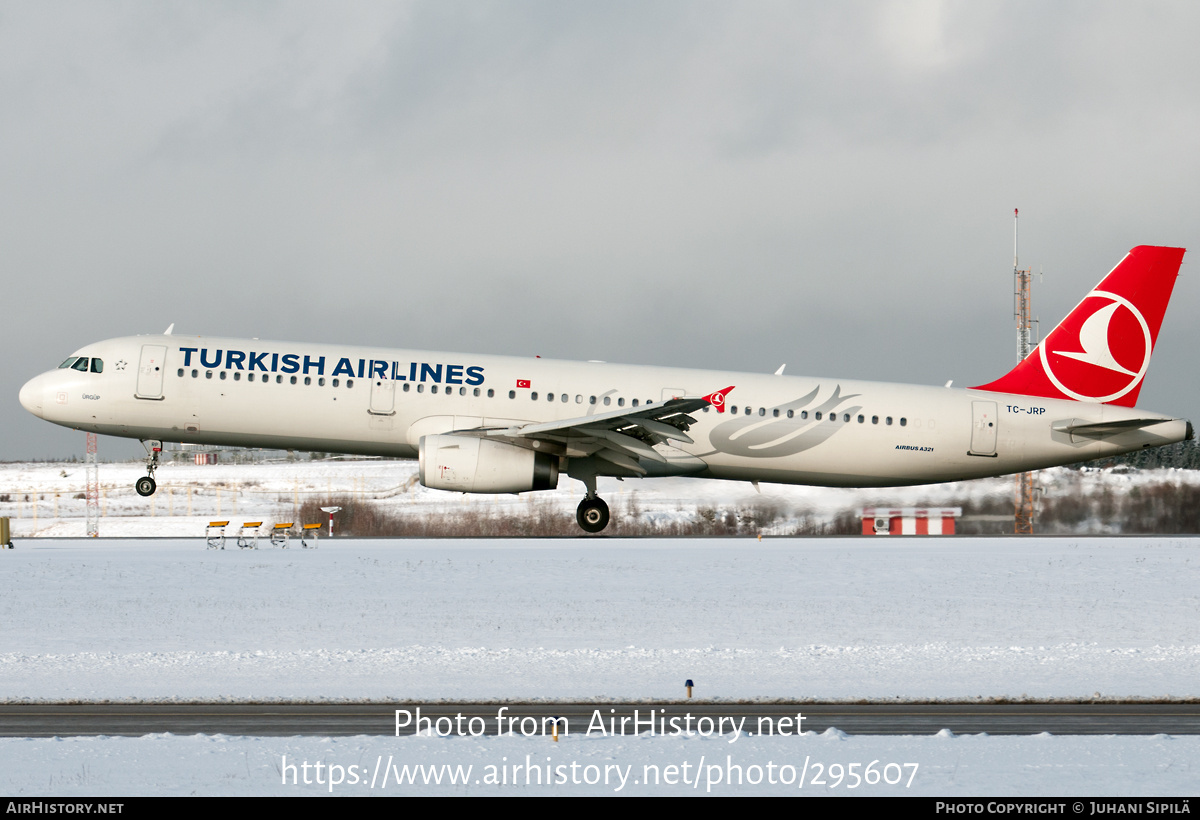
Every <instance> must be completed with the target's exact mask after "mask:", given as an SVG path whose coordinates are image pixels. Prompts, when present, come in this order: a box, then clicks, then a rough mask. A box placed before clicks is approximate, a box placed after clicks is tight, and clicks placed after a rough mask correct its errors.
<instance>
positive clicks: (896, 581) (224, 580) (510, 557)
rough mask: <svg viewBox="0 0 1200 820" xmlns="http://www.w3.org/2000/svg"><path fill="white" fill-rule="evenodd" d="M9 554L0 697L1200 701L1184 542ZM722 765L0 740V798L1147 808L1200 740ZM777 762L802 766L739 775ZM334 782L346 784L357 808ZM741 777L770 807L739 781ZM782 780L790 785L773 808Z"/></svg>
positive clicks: (833, 749) (1189, 781)
mask: <svg viewBox="0 0 1200 820" xmlns="http://www.w3.org/2000/svg"><path fill="white" fill-rule="evenodd" d="M17 545H18V548H17V549H15V550H9V551H3V552H0V574H2V576H3V577H2V584H3V586H2V588H3V589H4V590H5V593H4V595H3V596H2V597H0V623H3V624H4V625H5V628H4V630H3V631H0V698H3V699H4V700H6V701H8V702H29V701H60V700H157V701H172V700H193V699H200V700H219V701H227V700H272V699H280V700H283V699H289V700H290V699H334V700H357V699H383V698H394V699H405V700H417V701H426V702H434V701H445V700H451V701H452V700H459V699H466V698H486V699H497V698H499V699H504V698H507V699H566V698H570V699H585V700H586V699H592V700H595V701H597V702H598V703H603V702H604V701H606V700H610V699H617V698H631V699H638V698H645V699H657V698H672V699H673V698H678V697H679V696H680V695H681V694H682V692H681V689H682V684H683V681H684V680H685V679H687V678H692V679H694V680H695V682H696V684H697V690H696V694H697V696H698V697H701V698H704V699H717V700H732V699H756V698H762V699H774V698H797V699H805V698H812V699H827V700H842V699H860V698H867V699H879V700H894V699H897V698H901V699H916V698H945V699H966V700H974V699H976V698H992V697H1003V698H1078V697H1082V698H1094V697H1099V698H1104V699H1119V698H1164V697H1177V698H1178V697H1200V639H1198V634H1197V632H1198V628H1197V624H1198V619H1197V615H1198V614H1200V587H1198V586H1197V584H1196V569H1197V563H1196V562H1197V560H1200V557H1198V553H1197V547H1198V546H1200V540H1197V539H1192V538H1163V539H1146V538H1121V539H1100V538H1079V539H1030V540H1016V539H994V538H993V539H969V538H956V539H946V540H939V539H905V540H903V541H902V542H894V541H889V542H886V543H884V542H881V541H880V540H879V539H857V538H849V539H845V538H843V539H828V540H821V539H768V540H764V541H763V542H761V543H760V542H758V541H757V540H755V539H721V540H655V539H637V540H621V539H607V540H604V539H592V538H579V539H564V540H549V539H547V540H538V541H533V542H527V541H521V540H515V539H514V540H506V541H498V542H497V541H490V542H479V541H470V540H453V539H446V540H437V541H420V540H368V541H360V540H355V539H346V540H341V539H338V540H335V541H328V540H325V541H322V542H320V546H319V548H318V549H316V550H308V551H303V550H299V549H295V548H293V549H289V550H279V549H269V548H268V549H260V550H256V551H249V550H245V551H239V550H236V549H226V550H224V551H221V550H207V549H205V545H204V542H203V539H202V538H199V537H193V538H189V539H162V540H149V539H127V540H126V539H100V540H88V539H61V540H60V539H33V540H31V539H25V540H21V539H18V541H17ZM730 739H731V738H720V737H709V738H704V737H692V738H686V737H683V738H662V737H660V738H628V737H627V738H597V737H591V738H588V737H580V736H575V737H571V738H569V739H567V740H565V741H563V742H562V743H559V744H551V743H549V742H548V741H545V740H543V739H540V738H539V739H527V738H520V737H516V738H478V739H470V738H411V737H410V738H336V739H330V738H261V739H260V738H228V737H170V736H148V737H144V738H102V739H97V738H79V739H63V740H4V741H0V771H2V773H0V788H2V789H3V790H4V791H5V792H7V793H9V794H54V795H66V794H130V793H133V794H192V793H197V794H297V793H304V792H308V791H311V792H314V793H317V792H320V793H328V780H329V777H328V772H327V770H326V774H325V777H324V779H323V780H322V782H321V783H317V782H316V780H315V778H316V774H315V770H313V771H311V772H310V779H311V780H312V782H310V783H309V784H308V785H305V784H304V783H303V775H302V774H301V775H300V781H301V782H300V783H298V784H293V783H292V782H291V781H289V783H288V784H287V785H284V784H283V782H282V779H283V777H284V775H285V774H286V773H287V772H288V771H289V770H287V769H286V768H284V764H285V763H286V762H287V761H301V762H309V763H310V764H315V763H316V762H317V761H321V762H322V763H323V765H325V766H328V765H331V764H332V765H335V766H338V767H341V768H340V771H341V772H342V775H341V776H342V777H344V778H345V781H344V783H343V784H338V785H337V787H336V788H335V789H334V793H335V794H366V793H378V794H386V793H397V792H401V793H411V792H412V791H414V790H415V791H422V790H426V791H432V792H435V793H480V792H483V793H486V792H489V791H499V792H501V793H518V792H526V793H534V794H538V793H543V794H558V793H566V792H573V793H582V792H587V793H597V794H609V793H614V792H615V791H616V788H615V786H616V783H615V782H608V783H605V782H603V781H601V782H597V783H588V782H585V773H586V774H587V776H589V777H590V776H594V775H596V774H597V773H599V772H602V771H604V769H603V767H604V766H620V767H629V768H627V769H626V770H625V771H626V774H627V776H628V777H632V778H633V779H634V780H639V782H638V783H637V784H634V782H633V780H630V781H629V783H628V785H627V786H626V787H625V788H624V789H623V791H622V793H645V792H646V791H650V792H654V793H704V792H705V790H706V789H707V787H708V785H709V783H711V782H712V780H713V778H714V777H715V776H716V775H717V774H719V772H717V770H705V769H700V768H698V767H700V766H701V762H702V761H706V762H705V763H704V766H711V765H713V761H714V760H717V761H718V762H720V763H721V764H722V765H723V766H724V765H726V764H729V765H734V766H738V765H740V766H742V767H743V776H744V777H747V782H744V783H743V784H742V785H741V786H740V787H738V786H735V787H733V788H734V790H735V791H737V790H738V789H740V790H741V791H744V792H748V793H756V794H757V793H768V792H778V793H803V794H810V793H814V792H815V793H832V794H854V793H857V794H862V793H903V794H947V795H948V794H961V795H982V794H997V795H1004V794H1007V795H1017V794H1023V795H1029V794H1107V795H1120V794H1142V795H1166V794H1185V793H1189V792H1193V791H1194V790H1195V782H1196V781H1195V773H1196V763H1197V761H1200V738H1194V737H1185V736H1180V737H1165V736H1157V737H1134V738H1079V737H1047V736H1040V737H1031V738H1007V737H996V738H987V737H958V738H955V737H948V736H941V737H909V738H894V737H842V736H840V735H839V734H838V733H836V732H834V733H830V734H829V735H827V736H816V735H808V736H803V737H792V738H774V739H771V738H757V737H746V736H742V737H740V738H738V739H737V740H736V741H735V743H733V744H730V743H729V742H728V741H729V740H730ZM526 755H529V756H530V760H531V761H532V762H533V763H535V764H541V765H546V764H547V762H546V761H545V760H544V758H545V757H547V756H549V757H551V758H553V759H552V760H551V761H550V762H549V764H548V765H551V766H558V765H560V764H561V765H564V766H567V767H568V768H567V769H565V770H564V771H565V772H566V776H567V778H568V780H567V782H565V783H560V782H558V780H557V778H558V770H557V769H555V770H554V771H553V774H554V777H555V785H553V786H545V785H543V786H540V787H538V786H537V785H534V784H531V785H529V786H526V785H524V779H523V778H524V777H525V776H527V775H528V774H529V772H528V771H526V770H521V771H517V772H516V773H514V772H513V771H511V770H510V769H504V768H503V767H504V766H513V765H516V764H517V763H520V764H521V765H524V763H525V758H526ZM285 757H286V761H285V759H284V758H285ZM389 758H391V760H392V764H393V765H394V766H396V767H399V768H396V769H395V771H396V772H397V774H398V775H399V776H401V777H405V776H408V775H405V774H404V771H408V772H409V775H412V776H417V777H424V776H426V775H428V774H429V772H430V771H432V770H422V772H423V773H422V774H419V775H413V774H412V772H413V770H411V769H410V770H403V769H402V766H405V765H408V766H414V765H417V764H420V765H423V766H424V765H437V766H441V765H442V764H453V765H454V766H458V765H462V766H467V765H470V766H473V767H474V769H473V772H474V774H472V775H471V777H470V780H472V781H473V780H479V781H480V782H479V783H474V782H470V781H469V782H468V783H467V785H466V786H463V785H462V784H461V783H460V784H457V785H453V786H452V785H450V784H449V783H448V781H446V780H444V781H443V783H442V784H440V785H434V784H430V785H410V784H407V783H406V784H405V785H404V786H396V785H395V782H394V780H393V781H389V783H390V785H389V786H388V787H387V788H384V787H382V786H381V785H380V783H379V781H378V772H377V769H379V768H382V769H383V770H384V771H385V772H386V771H388V770H389V766H388V765H387V761H388V759H389ZM505 758H507V760H505ZM805 760H808V761H809V764H810V769H809V770H808V775H805V778H808V777H810V776H811V775H812V774H813V772H814V771H815V770H814V769H812V768H811V764H813V763H814V762H816V763H821V764H822V766H823V767H828V766H829V765H830V764H834V763H840V764H843V765H848V764H850V763H854V762H858V763H860V764H861V766H860V767H859V771H862V766H866V765H867V764H869V763H870V762H871V761H873V760H878V761H880V764H879V765H880V766H883V765H886V764H888V763H896V764H897V765H898V766H899V765H900V764H910V763H916V764H918V765H917V767H916V775H915V778H914V779H913V781H912V785H911V786H901V785H900V784H895V785H894V786H890V787H889V786H887V784H886V783H882V784H881V783H877V784H875V785H873V786H871V787H869V788H868V787H867V786H866V785H865V784H864V785H862V786H861V787H859V788H858V789H856V790H851V789H849V788H848V785H849V780H847V781H845V782H841V783H840V784H839V785H838V786H832V785H830V784H831V781H830V780H829V778H828V777H826V778H824V779H825V780H826V781H827V782H826V783H825V784H823V785H822V784H815V785H814V784H813V783H812V782H811V780H808V781H807V785H806V786H805V788H804V789H803V790H801V789H800V788H799V786H798V785H797V780H798V779H799V778H800V777H801V775H800V774H799V772H800V770H801V769H802V767H803V764H804V762H805ZM572 763H574V764H577V766H576V767H575V768H574V769H571V768H570V766H571V764H572ZM684 763H687V764H688V765H689V767H690V769H689V771H690V774H684V773H683V770H682V769H676V770H675V771H676V772H677V773H678V775H677V776H678V777H685V778H686V777H690V778H692V779H691V780H689V781H688V785H687V786H686V787H685V786H684V785H681V784H680V782H678V781H677V782H675V783H674V784H673V785H672V784H668V783H666V782H665V781H664V782H660V783H658V784H657V785H653V784H645V783H641V782H640V776H641V775H643V774H644V773H645V771H646V769H645V766H647V765H650V766H659V767H660V769H662V770H663V771H665V768H663V767H666V766H677V767H682V765H683V764H684ZM768 763H772V764H773V765H775V766H776V767H778V766H784V765H786V766H792V767H794V768H793V769H782V770H771V771H774V772H775V774H774V775H770V774H768V769H767V768H762V769H753V770H748V769H747V767H753V766H760V767H767V764H768ZM351 765H353V766H355V767H357V768H356V769H354V770H351V769H350V768H349V767H350V766H351ZM589 765H593V766H596V767H600V768H593V769H587V768H586V767H587V766H589ZM488 766H493V767H500V768H493V770H492V774H493V775H495V776H497V777H499V776H501V775H502V774H504V773H505V772H507V774H506V775H505V776H506V777H508V778H509V781H508V783H506V784H505V783H501V784H499V785H492V784H489V783H488V780H487V778H488V776H489V775H488V773H487V769H486V767H488ZM364 767H365V768H364ZM368 770H371V771H373V772H375V780H376V785H375V787H374V788H372V787H370V785H369V783H368V782H367V781H368V777H367V774H366V772H367V771H368ZM698 770H700V771H705V774H704V775H702V776H701V777H702V779H701V780H700V781H699V782H698V783H697V782H696V780H695V777H696V772H697V771H698ZM297 771H300V770H297ZM335 771H339V770H335ZM352 771H353V773H354V775H355V776H357V777H359V778H360V779H361V782H358V783H352V782H351V775H350V773H351V772H352ZM725 771H734V770H730V769H726V770H725ZM746 771H750V774H746V773H745V772H746ZM843 771H844V770H843ZM888 771H889V775H895V774H896V772H897V771H899V770H898V769H897V768H893V769H890V770H888ZM905 771H906V772H907V771H909V770H907V769H906V770H905ZM438 772H439V774H441V775H442V776H443V777H444V778H445V777H449V774H448V773H447V772H446V771H443V770H440V769H439V770H438ZM630 772H635V774H632V775H631V774H629V773H630ZM789 772H790V774H789ZM576 774H577V775H578V777H579V778H580V779H581V782H579V783H574V782H572V781H571V779H570V778H572V777H573V776H575V775H576ZM617 775H618V771H617V770H616V769H613V770H611V773H610V776H611V777H616V776H617ZM758 775H761V776H762V778H763V781H762V782H759V783H751V782H748V780H749V779H751V778H754V777H757V776H758ZM518 776H519V777H521V778H522V779H521V781H520V782H519V783H518V785H513V783H512V780H511V778H513V777H518ZM721 776H722V778H724V777H725V775H721ZM772 776H778V777H781V778H785V779H786V778H787V777H789V776H790V777H791V778H792V782H791V783H786V782H778V783H776V784H774V785H772V784H771V783H769V782H768V780H769V778H770V777H772ZM692 784H695V785H692ZM712 785H713V791H714V792H720V793H726V790H728V789H729V788H731V787H730V786H728V784H727V783H726V782H724V780H723V781H722V782H721V783H713V784H712Z"/></svg>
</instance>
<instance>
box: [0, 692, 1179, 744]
mask: <svg viewBox="0 0 1200 820" xmlns="http://www.w3.org/2000/svg"><path fill="white" fill-rule="evenodd" d="M418 709H419V710H420V711H419V717H420V718H423V719H426V720H427V721H428V722H424V721H422V722H421V724H420V725H421V728H422V730H426V731H427V730H429V729H431V728H432V730H433V731H435V732H437V733H438V734H446V735H451V736H453V735H463V736H470V735H480V734H484V735H496V734H499V733H501V732H503V733H509V732H511V733H512V734H514V735H520V734H526V735H539V734H548V733H549V732H550V728H549V727H550V726H551V725H552V720H553V719H554V718H558V719H560V722H559V724H558V726H559V732H560V733H563V734H568V735H570V734H587V733H589V730H590V734H591V735H592V736H597V735H600V734H602V733H606V734H618V735H633V734H640V733H645V732H648V731H651V728H652V724H651V721H653V731H655V732H656V733H657V734H668V735H670V734H681V733H684V732H685V731H690V732H694V733H697V734H722V733H727V732H729V731H731V730H740V731H744V732H746V733H748V734H750V735H757V734H760V733H761V734H778V735H794V734H797V733H798V732H809V731H814V732H823V731H825V730H827V729H830V728H836V729H838V730H840V731H842V732H845V733H846V734H852V735H928V734H934V733H937V732H939V731H941V730H942V729H948V730H950V731H951V732H953V733H954V734H956V735H959V734H979V733H987V734H989V735H1034V734H1039V733H1042V732H1048V733H1050V734H1053V735H1155V734H1170V735H1193V734H1200V703H1192V702H1189V703H1157V702H1156V703H1146V702H1137V703H1019V704H1013V703H988V704H973V703H906V704H879V703H869V704H840V703H797V702H793V703H783V702H776V703H750V704H745V703H739V704H724V703H703V702H699V701H671V702H656V703H651V702H643V703H596V702H591V703H578V702H577V703H536V704H528V703H526V704H522V703H496V702H492V703H487V702H475V703H466V702H463V703H450V704H446V703H442V704H432V705H427V704H419V703H370V704H328V703H286V704H284V703H275V704H253V703H246V704H86V703H85V704H42V705H36V704H31V705H23V704H22V705H13V704H9V705H2V706H0V736H2V737H69V736H97V735H116V736H135V737H136V736H142V735H147V734H160V733H170V734H175V735H194V734H205V735H215V734H225V735H245V736H262V737H286V736H298V735H318V736H324V735H329V736H352V735H374V736H380V735H393V736H394V735H396V734H401V735H409V734H413V733H415V731H416V729H417V718H418V711H417V710H418ZM397 710H400V714H399V715H398V714H397ZM635 721H636V722H635ZM398 724H399V726H398Z"/></svg>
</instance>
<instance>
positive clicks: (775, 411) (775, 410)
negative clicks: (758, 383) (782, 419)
mask: <svg viewBox="0 0 1200 820" xmlns="http://www.w3.org/2000/svg"><path fill="white" fill-rule="evenodd" d="M771 415H772V416H774V417H775V418H779V408H778V407H776V408H775V409H774V410H772V411H771Z"/></svg>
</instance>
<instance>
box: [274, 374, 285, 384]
mask: <svg viewBox="0 0 1200 820" xmlns="http://www.w3.org/2000/svg"><path fill="white" fill-rule="evenodd" d="M275 384H283V375H282V374H280V375H278V376H276V377H275Z"/></svg>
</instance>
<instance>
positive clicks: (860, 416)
mask: <svg viewBox="0 0 1200 820" xmlns="http://www.w3.org/2000/svg"><path fill="white" fill-rule="evenodd" d="M866 420H867V418H866V416H864V415H862V414H861V413H860V414H859V416H858V423H859V424H862V423H863V422H864V421H866Z"/></svg>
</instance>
